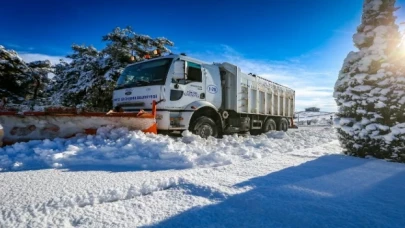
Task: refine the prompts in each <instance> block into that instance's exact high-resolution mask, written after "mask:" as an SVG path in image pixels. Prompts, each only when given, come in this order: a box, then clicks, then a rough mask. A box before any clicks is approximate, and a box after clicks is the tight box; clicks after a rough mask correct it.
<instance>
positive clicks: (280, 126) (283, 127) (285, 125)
mask: <svg viewBox="0 0 405 228" xmlns="http://www.w3.org/2000/svg"><path fill="white" fill-rule="evenodd" d="M278 130H279V131H287V130H288V121H287V119H286V118H282V119H280V121H279V123H278Z"/></svg>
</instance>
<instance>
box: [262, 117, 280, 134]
mask: <svg viewBox="0 0 405 228" xmlns="http://www.w3.org/2000/svg"><path fill="white" fill-rule="evenodd" d="M275 130H277V125H276V121H274V120H273V119H270V118H269V119H267V120H266V122H265V123H264V125H263V129H262V131H263V133H267V132H269V131H275Z"/></svg>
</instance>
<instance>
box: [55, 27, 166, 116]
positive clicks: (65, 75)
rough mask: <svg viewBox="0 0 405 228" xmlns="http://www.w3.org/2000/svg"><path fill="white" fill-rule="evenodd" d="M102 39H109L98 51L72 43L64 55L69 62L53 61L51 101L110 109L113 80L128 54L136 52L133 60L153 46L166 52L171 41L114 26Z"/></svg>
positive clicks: (117, 75)
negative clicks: (66, 54) (70, 53)
mask: <svg viewBox="0 0 405 228" xmlns="http://www.w3.org/2000/svg"><path fill="white" fill-rule="evenodd" d="M102 40H103V41H106V42H108V43H107V46H106V47H105V48H104V49H103V50H101V51H97V50H96V49H95V48H94V47H92V46H79V45H73V46H72V50H73V54H72V55H69V56H67V57H68V58H70V59H71V60H72V62H71V63H66V62H61V63H60V64H57V65H56V67H55V77H54V79H53V81H52V88H53V89H52V91H53V92H54V94H53V95H52V101H53V104H61V105H64V106H80V107H84V108H87V109H91V110H98V111H106V110H109V109H111V108H112V107H111V106H112V94H113V91H114V87H115V84H116V81H117V79H118V77H119V75H120V74H121V72H122V70H123V69H124V68H125V67H126V66H127V65H128V64H129V63H132V62H133V61H131V58H130V57H131V55H132V54H133V55H134V56H135V61H140V60H143V59H144V55H145V54H147V53H149V52H151V51H152V50H156V49H158V50H159V51H160V53H165V52H169V49H168V48H167V47H166V45H169V46H172V45H173V42H171V41H169V40H168V39H166V38H155V39H153V38H151V37H149V36H146V35H139V34H136V33H135V32H133V31H132V29H131V28H130V27H127V28H125V29H120V28H115V29H114V30H113V31H112V32H110V33H108V34H107V35H105V36H103V37H102Z"/></svg>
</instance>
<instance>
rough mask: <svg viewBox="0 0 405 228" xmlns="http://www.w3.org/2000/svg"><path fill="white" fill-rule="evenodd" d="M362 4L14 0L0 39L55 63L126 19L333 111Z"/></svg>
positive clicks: (301, 103) (5, 6) (181, 48)
mask: <svg viewBox="0 0 405 228" xmlns="http://www.w3.org/2000/svg"><path fill="white" fill-rule="evenodd" d="M117 2H119V4H117ZM362 3H363V1H362V0H339V1H329V0H250V1H242V0H240V1H239V0H238V1H235V0H222V1H219V0H217V1H215V0H204V1H181V0H172V1H133V0H132V1H129V0H121V1H102V0H99V1H95V0H86V1H78V0H70V1H57V0H38V1H27V0H13V1H7V3H2V7H1V8H0V15H2V20H0V44H1V45H3V46H5V47H6V48H10V49H15V50H17V51H18V52H19V53H21V54H22V56H23V58H25V59H26V60H27V61H29V60H35V59H41V58H50V59H52V60H53V61H56V60H57V59H59V58H60V57H61V56H66V55H67V54H68V53H69V52H70V50H71V49H70V46H71V44H73V43H76V44H85V45H93V46H95V47H96V48H98V49H101V48H102V47H103V46H104V45H105V43H103V42H102V41H101V37H102V36H103V35H105V34H107V33H108V32H110V31H111V30H112V29H113V28H114V27H116V26H119V27H125V26H127V25H130V26H132V28H133V29H134V31H135V32H137V33H140V34H147V35H150V36H152V37H158V36H164V37H167V38H169V39H170V40H172V41H173V42H174V43H175V47H174V48H172V50H173V51H174V52H186V53H188V55H190V56H193V57H197V58H201V59H203V60H206V61H210V62H212V61H215V62H222V61H228V62H232V63H234V64H238V65H240V66H241V68H242V70H243V71H245V72H254V73H257V74H259V75H262V76H265V77H268V78H269V79H271V80H274V81H276V82H279V83H282V84H285V85H288V86H290V87H292V88H293V89H295V90H296V99H297V105H296V109H297V110H302V109H303V108H304V107H307V106H318V107H320V108H321V109H322V110H326V111H335V110H336V105H335V102H334V100H333V98H332V92H333V86H334V83H335V81H336V79H337V76H338V71H339V69H340V67H341V65H342V63H343V59H344V58H345V56H346V55H347V53H348V52H349V51H350V50H354V47H353V45H352V38H351V37H352V35H353V33H354V32H355V29H356V26H357V25H359V23H360V18H361V12H362V11H361V10H362ZM397 5H404V4H402V1H398V3H397ZM399 13H402V12H401V10H400V11H399Z"/></svg>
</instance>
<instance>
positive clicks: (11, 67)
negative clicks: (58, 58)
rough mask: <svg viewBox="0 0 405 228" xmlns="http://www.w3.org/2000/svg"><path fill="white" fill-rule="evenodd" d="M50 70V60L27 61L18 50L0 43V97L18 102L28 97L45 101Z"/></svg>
mask: <svg viewBox="0 0 405 228" xmlns="http://www.w3.org/2000/svg"><path fill="white" fill-rule="evenodd" d="M49 72H51V63H50V61H47V60H46V61H35V62H32V63H26V62H24V60H22V58H21V57H20V56H19V55H18V54H17V52H15V51H13V50H6V49H5V48H4V47H3V46H1V45H0V98H1V97H7V98H8V101H9V102H12V103H16V104H21V103H23V102H24V101H25V100H26V99H35V100H36V99H38V100H39V101H38V102H39V103H41V102H43V101H44V98H45V96H46V94H44V90H45V87H46V86H47V83H48V81H49V79H48V73H49Z"/></svg>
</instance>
